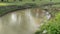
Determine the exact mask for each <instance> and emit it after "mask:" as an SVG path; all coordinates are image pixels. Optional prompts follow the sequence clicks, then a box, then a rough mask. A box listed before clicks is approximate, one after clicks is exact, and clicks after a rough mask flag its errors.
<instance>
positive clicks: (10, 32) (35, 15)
mask: <svg viewBox="0 0 60 34" xmlns="http://www.w3.org/2000/svg"><path fill="white" fill-rule="evenodd" d="M50 17H51V15H50V14H49V13H48V12H46V11H45V10H41V9H38V8H35V9H25V10H18V11H15V12H10V13H8V14H6V15H4V16H2V17H0V34H34V33H35V32H36V30H38V29H39V27H40V25H41V23H43V22H45V21H47V20H48V19H49V18H50Z"/></svg>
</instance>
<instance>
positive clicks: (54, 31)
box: [36, 13, 60, 34]
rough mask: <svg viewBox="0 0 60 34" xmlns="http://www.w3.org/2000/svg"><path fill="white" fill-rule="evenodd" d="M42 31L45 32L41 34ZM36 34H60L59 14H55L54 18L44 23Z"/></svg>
mask: <svg viewBox="0 0 60 34" xmlns="http://www.w3.org/2000/svg"><path fill="white" fill-rule="evenodd" d="M44 30H46V32H45V33H43V32H44ZM36 34H60V13H57V14H56V15H55V18H53V19H51V20H49V21H48V22H47V23H44V25H42V26H41V27H40V30H39V31H37V32H36Z"/></svg>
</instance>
